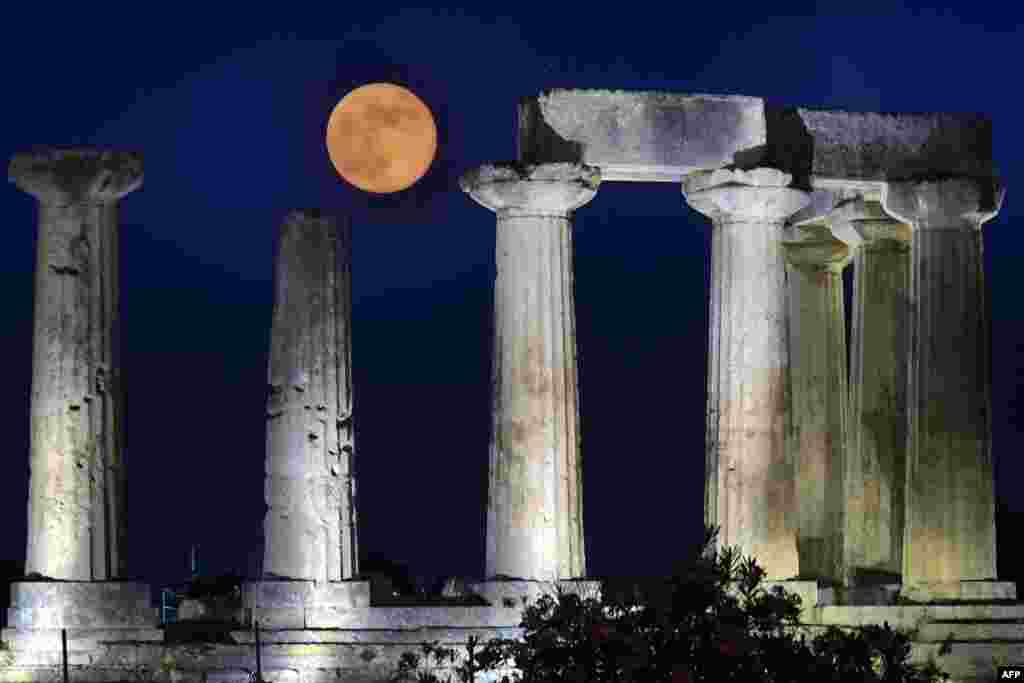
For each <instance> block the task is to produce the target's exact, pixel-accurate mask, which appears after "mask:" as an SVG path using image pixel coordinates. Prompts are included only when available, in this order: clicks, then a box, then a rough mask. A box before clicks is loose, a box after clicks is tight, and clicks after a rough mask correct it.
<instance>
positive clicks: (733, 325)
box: [682, 168, 810, 579]
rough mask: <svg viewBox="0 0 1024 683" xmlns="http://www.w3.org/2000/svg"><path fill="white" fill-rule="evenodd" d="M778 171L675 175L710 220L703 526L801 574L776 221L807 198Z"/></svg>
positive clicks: (772, 567) (783, 570)
mask: <svg viewBox="0 0 1024 683" xmlns="http://www.w3.org/2000/svg"><path fill="white" fill-rule="evenodd" d="M791 180H792V178H791V176H790V175H789V174H786V173H783V172H781V171H778V170H776V169H770V168H758V169H753V170H751V171H731V170H724V169H722V170H716V171H709V172H701V173H697V174H694V175H691V176H689V177H687V178H685V179H684V180H683V184H682V185H683V193H684V195H685V196H686V201H687V202H688V203H689V204H690V206H691V207H693V208H694V209H696V210H697V211H700V212H701V213H703V214H705V215H706V216H708V217H709V218H711V219H712V221H713V224H714V228H713V233H712V247H711V259H712V263H711V302H710V310H709V326H710V340H709V367H708V411H707V412H708V437H707V459H706V463H707V464H706V477H707V479H706V487H705V505H704V511H705V512H704V516H705V523H706V524H708V525H710V526H718V527H720V531H719V535H718V544H719V546H721V545H723V544H725V545H738V546H739V547H740V549H741V551H742V552H743V553H744V554H745V555H752V556H753V557H754V558H755V559H756V560H757V561H758V563H759V564H760V565H761V566H762V567H763V568H764V569H765V571H766V574H767V576H766V578H768V579H791V578H793V577H795V576H797V574H798V573H799V567H800V565H799V560H798V554H797V546H796V539H797V533H798V516H797V510H796V500H795V491H794V476H795V474H796V471H795V464H794V462H793V460H792V457H791V456H790V454H788V453H787V448H786V434H787V431H788V430H789V427H790V413H789V348H788V345H787V336H788V335H787V329H786V319H787V312H786V265H785V261H784V258H783V251H782V230H783V222H784V221H785V220H786V219H787V218H788V217H789V216H791V215H792V214H793V213H795V212H797V211H799V210H800V209H801V208H803V207H804V206H806V205H807V204H808V203H809V202H810V197H809V195H808V193H806V192H802V191H800V190H796V189H793V188H790V187H788V185H789V184H790V181H791Z"/></svg>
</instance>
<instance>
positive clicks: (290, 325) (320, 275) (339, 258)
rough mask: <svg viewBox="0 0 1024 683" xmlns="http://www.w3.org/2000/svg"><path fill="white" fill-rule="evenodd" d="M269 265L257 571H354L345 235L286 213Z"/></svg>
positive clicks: (322, 574) (330, 574) (314, 575)
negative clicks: (261, 545) (262, 510)
mask: <svg viewBox="0 0 1024 683" xmlns="http://www.w3.org/2000/svg"><path fill="white" fill-rule="evenodd" d="M279 235H280V237H279V241H278V246H277V259H276V262H275V272H274V287H275V289H274V309H273V323H272V328H271V336H270V361H269V373H268V374H269V377H268V382H269V384H270V387H269V388H270V396H269V400H268V406H267V452H266V485H265V494H266V502H267V508H268V509H267V513H266V521H265V524H264V532H265V550H264V563H263V574H264V576H265V577H267V578H284V579H298V580H307V581H318V582H323V581H339V580H342V579H351V578H353V576H354V575H355V574H356V573H357V572H358V568H357V563H358V550H357V542H356V541H357V535H356V506H355V472H354V469H353V465H354V434H353V424H352V314H351V311H352V233H351V229H350V226H349V224H348V222H347V221H340V222H339V221H338V220H335V219H334V218H331V217H327V216H323V215H321V214H320V212H319V211H315V210H309V211H293V212H291V213H289V214H288V215H287V216H286V217H285V219H284V222H283V223H282V225H281V229H280V233H279Z"/></svg>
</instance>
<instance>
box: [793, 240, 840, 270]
mask: <svg viewBox="0 0 1024 683" xmlns="http://www.w3.org/2000/svg"><path fill="white" fill-rule="evenodd" d="M782 246H783V248H784V252H785V255H786V261H787V262H788V263H789V264H790V265H791V266H794V267H797V268H803V269H806V270H817V271H822V270H831V271H836V272H842V270H843V268H845V267H846V264H848V263H849V262H850V258H851V257H852V254H853V250H852V249H851V248H850V247H849V245H847V244H846V243H844V242H842V241H840V240H837V239H831V240H826V241H795V242H783V243H782Z"/></svg>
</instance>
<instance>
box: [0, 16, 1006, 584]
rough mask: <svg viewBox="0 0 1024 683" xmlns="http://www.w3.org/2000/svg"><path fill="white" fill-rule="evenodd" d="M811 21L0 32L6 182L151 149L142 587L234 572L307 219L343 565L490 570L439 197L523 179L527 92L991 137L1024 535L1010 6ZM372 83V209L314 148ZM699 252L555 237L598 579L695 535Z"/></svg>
mask: <svg viewBox="0 0 1024 683" xmlns="http://www.w3.org/2000/svg"><path fill="white" fill-rule="evenodd" d="M829 4H830V3H825V4H823V5H821V6H815V5H814V4H805V5H802V6H793V9H792V11H791V12H786V13H781V12H780V11H779V9H778V6H779V3H757V5H756V6H754V5H749V6H748V5H745V4H742V3H740V4H737V3H725V2H723V3H697V4H695V5H692V4H688V3H668V4H665V3H657V4H656V5H655V4H652V5H651V6H650V7H647V8H644V7H641V6H639V5H635V4H630V5H623V6H621V7H620V9H619V10H618V11H616V10H615V9H614V4H607V5H601V4H600V3H598V4H589V5H580V4H579V3H555V2H546V3H543V4H540V5H536V6H532V5H529V4H526V3H518V2H517V3H502V6H503V10H504V11H505V12H506V14H500V15H499V14H494V13H492V12H490V11H484V10H481V11H479V12H478V11H476V10H458V9H452V10H442V9H411V8H405V9H403V8H399V7H389V6H388V4H387V3H383V2H377V3H331V5H330V8H328V6H327V5H322V4H318V5H317V6H315V7H309V8H303V7H301V6H296V5H294V4H291V3H286V4H284V5H282V4H280V3H273V4H272V6H274V7H275V9H276V10H277V11H278V12H280V15H279V16H271V15H270V14H266V13H262V12H261V11H260V10H259V9H257V8H258V7H261V6H263V5H262V4H260V3H257V4H254V5H249V6H246V7H244V8H239V9H232V10H225V9H222V8H221V6H220V5H219V3H206V4H204V5H201V6H196V7H185V6H182V5H175V7H174V9H173V11H170V10H168V11H169V12H170V13H169V14H160V11H158V10H156V9H154V8H155V7H156V6H154V5H150V4H146V3H143V4H136V5H134V8H135V9H133V10H132V11H127V10H125V9H124V8H118V7H116V6H115V5H106V4H105V5H101V6H97V5H95V4H89V5H87V6H83V9H81V10H78V11H75V10H69V9H68V8H66V7H62V6H60V5H56V6H54V5H42V4H40V5H38V7H39V9H38V10H25V9H24V4H22V5H19V9H16V10H11V9H5V16H4V19H5V29H4V35H3V39H2V40H0V62H2V63H3V64H4V65H5V69H4V74H3V77H2V78H3V91H4V93H5V95H6V97H5V106H4V125H3V127H2V128H0V152H2V154H0V158H2V159H3V161H4V163H5V164H6V160H8V159H9V158H10V156H11V155H12V154H13V153H15V152H16V151H18V150H21V149H24V148H26V147H29V146H31V145H36V144H90V145H102V146H111V147H123V148H130V149H138V150H141V151H142V152H143V153H144V155H145V173H146V178H145V183H144V185H143V187H142V189H141V190H140V191H138V192H136V193H134V194H132V195H130V196H129V197H127V198H126V199H125V200H124V202H123V203H122V260H123V266H122V267H123V271H122V278H123V279H122V283H121V286H122V295H123V320H124V323H123V341H124V348H125V356H124V373H125V378H126V387H127V392H128V411H127V421H126V424H127V453H126V457H127V461H128V477H129V501H128V510H129V520H128V524H129V529H128V532H129V547H128V550H129V558H128V560H129V565H130V567H131V570H132V573H133V574H136V575H139V576H144V577H147V578H148V579H150V580H152V581H169V580H175V579H179V578H181V577H182V576H183V575H184V573H185V571H186V554H187V549H188V547H189V545H190V544H191V543H199V544H201V545H202V547H203V555H204V558H205V560H206V564H207V567H208V569H209V570H211V571H218V570H225V569H229V568H231V567H233V566H237V567H240V568H241V567H244V566H245V563H246V559H245V557H246V553H247V552H248V551H249V550H250V549H251V548H253V547H255V546H254V544H255V543H256V542H257V540H258V537H259V535H260V529H261V525H262V513H263V483H262V482H263V459H264V448H265V440H264V435H265V432H264V429H265V426H264V409H265V402H266V372H267V370H266V364H267V345H268V337H269V329H270V314H271V292H272V289H271V272H272V254H273V247H274V238H275V234H276V230H277V227H278V225H279V223H280V220H281V218H282V217H283V215H284V214H285V212H286V211H287V210H289V209H292V208H299V207H319V208H323V209H326V210H329V211H334V212H337V213H348V214H350V215H351V216H352V220H353V223H354V255H355V260H354V268H353V271H354V296H353V299H354V314H353V316H354V323H353V324H354V364H355V368H354V379H355V384H356V387H355V389H356V397H357V398H356V401H357V414H356V429H357V441H356V444H357V454H358V476H359V483H358V486H359V494H360V498H359V505H360V519H359V523H360V532H361V545H362V547H363V549H364V550H367V551H372V552H374V553H377V554H380V555H383V556H385V557H389V558H392V559H396V560H400V561H404V562H408V563H409V564H411V565H412V567H413V569H414V570H415V571H417V572H420V573H422V574H426V575H435V574H465V575H478V574H480V573H482V571H483V509H484V504H485V495H486V468H487V443H488V428H489V423H488V413H489V394H488V377H489V362H490V360H489V353H490V324H491V323H490V316H491V296H492V289H493V272H494V216H493V214H491V213H490V212H488V211H486V210H484V209H483V208H481V207H479V206H477V205H476V204H474V203H473V202H472V201H471V200H470V199H469V198H468V197H466V196H465V195H464V194H463V193H462V192H461V191H459V189H458V186H457V184H456V181H457V178H458V176H459V175H460V174H461V173H463V172H464V171H466V170H467V169H469V168H471V167H473V166H475V165H477V164H480V163H483V162H491V161H497V160H502V159H509V158H512V157H513V156H514V154H515V130H516V118H515V117H516V102H517V99H518V98H519V97H521V96H524V95H532V94H536V93H538V92H539V91H540V90H541V89H543V88H547V87H579V88H621V89H651V90H669V91H676V92H684V93H686V92H690V93H717V94H744V95H754V96H763V97H766V98H768V99H769V100H771V101H772V102H775V103H783V104H791V105H806V106H811V107H836V108H846V109H851V110H869V111H870V110H880V111H979V112H984V113H986V114H988V115H990V116H991V117H992V119H993V121H994V131H995V155H996V160H997V164H998V166H999V168H1000V171H1001V172H1002V174H1003V176H1004V178H1005V179H1006V182H1007V185H1008V188H1009V189H1008V198H1007V200H1006V203H1005V205H1004V208H1003V211H1002V213H1001V214H1000V215H999V216H998V217H997V218H996V219H995V220H993V221H991V222H990V223H989V224H988V225H987V226H986V228H985V231H986V253H985V266H986V269H987V276H988V283H989V291H990V292H991V297H992V316H993V321H992V330H993V368H994V373H993V374H994V376H993V405H994V410H993V416H994V417H993V421H994V431H995V435H994V452H995V456H996V459H997V460H996V467H997V482H998V490H999V496H1000V498H1001V499H1003V500H1005V501H1007V502H1008V505H1009V507H1010V509H1012V510H1014V511H1018V512H1024V501H1022V500H1021V498H1020V496H1015V490H1016V482H1017V481H1019V480H1020V478H1021V475H1022V474H1024V466H1022V465H1021V464H1020V461H1019V452H1020V449H1021V448H1022V446H1024V440H1022V438H1021V436H1020V435H1019V434H1018V430H1019V423H1020V414H1019V409H1020V407H1021V404H1020V403H1019V402H1018V401H1019V398H1020V394H1019V391H1018V381H1017V377H1018V375H1019V374H1020V373H1021V372H1022V368H1024V349H1022V348H1021V345H1020V344H1021V343H1020V339H1021V337H1020V333H1021V331H1022V329H1024V311H1022V310H1021V308H1020V306H1019V295H1020V285H1019V281H1018V280H1017V278H1016V273H1017V270H1018V269H1019V264H1020V254H1021V251H1022V246H1024V245H1022V238H1021V237H1020V235H1019V233H1018V232H1016V231H1014V230H1013V229H1012V226H1013V225H1014V223H1015V220H1019V219H1020V218H1021V213H1020V210H1019V209H1017V208H1016V207H1017V206H1019V204H1018V203H1017V202H1016V201H1015V197H1016V196H1017V193H1018V192H1022V191H1024V181H1022V180H1021V178H1022V177H1024V173H1022V172H1024V161H1022V159H1024V144H1022V139H1021V135H1020V134H1019V132H1018V131H1019V130H1020V119H1021V96H1020V88H1019V86H1018V85H1017V75H1018V74H1016V73H1015V70H1017V69H1019V68H1020V66H1019V65H1020V63H1021V49H1020V43H1021V35H1022V34H1021V32H1020V24H1021V16H1022V14H1024V10H1021V9H1019V8H1018V7H1016V6H1015V4H1014V3H1005V4H996V3H961V6H960V7H959V8H958V9H956V10H935V9H927V8H921V7H911V6H909V5H897V4H894V5H885V4H884V3H881V2H868V3H856V4H857V6H858V9H857V10H853V11H845V10H844V12H845V13H842V14H834V13H831V12H832V10H831V9H829V8H828V5H829ZM844 4H846V3H844ZM768 8H771V9H772V10H773V11H774V12H775V14H767V13H766V12H768V11H769V9H768ZM161 11H162V10H161ZM18 12H21V13H22V14H18ZM1015 64H1016V66H1015ZM372 81H392V82H396V83H399V84H402V85H405V86H406V87H409V88H410V89H412V90H413V91H414V92H416V93H417V94H418V95H419V96H420V97H421V98H422V99H423V100H424V101H425V102H426V103H427V104H428V105H429V106H430V108H431V109H432V111H433V112H434V114H435V117H436V119H437V121H438V128H439V156H438V158H437V159H436V161H435V163H434V165H433V167H432V169H431V170H430V172H429V173H428V174H427V176H426V177H425V178H424V179H423V180H422V181H421V182H420V183H418V184H417V185H416V186H414V187H413V188H411V189H410V190H408V191H405V192H403V193H399V194H397V195H395V196H392V197H388V198H383V199H382V198H371V197H368V196H367V195H364V194H362V193H360V192H359V191H358V190H356V189H354V188H352V187H351V186H348V185H346V184H344V183H343V182H342V181H341V180H340V179H339V178H338V177H337V175H336V174H335V172H334V170H333V168H332V167H331V165H330V162H329V160H328V157H327V154H326V152H325V149H324V145H323V132H324V126H325V123H326V119H327V116H328V114H329V112H330V110H331V108H332V107H333V106H334V104H335V103H336V102H337V100H338V99H340V98H341V97H342V96H343V95H344V94H345V93H346V92H348V91H349V90H350V89H352V88H353V87H355V86H358V85H361V84H363V83H367V82H372ZM0 212H2V215H3V220H4V224H5V226H6V229H5V231H4V242H3V247H2V248H0V287H2V292H3V301H4V314H3V317H2V321H0V340H2V347H0V353H2V356H0V357H2V358H3V361H4V383H3V385H4V390H3V391H2V392H0V401H2V404H0V408H2V413H0V414H2V415H3V419H2V425H3V427H4V430H3V431H4V448H3V450H2V454H0V520H2V523H0V558H10V559H22V558H23V553H24V544H25V512H26V506H25V501H26V496H27V479H28V444H29V422H28V416H29V402H28V396H29V390H30V381H31V374H30V369H31V368H30V365H31V334H32V290H33V275H32V272H33V267H34V263H35V258H34V253H35V252H34V240H35V223H36V208H35V201H34V199H32V198H31V197H30V196H28V195H26V194H23V193H21V192H20V191H18V190H17V189H16V188H15V187H14V186H13V185H7V186H6V187H5V188H4V189H2V190H0ZM708 235H709V225H708V223H707V221H706V219H705V218H704V217H703V216H701V215H699V214H697V213H696V212H694V211H692V210H691V209H689V208H688V207H687V206H686V205H685V202H684V201H683V198H682V196H681V194H680V190H679V187H678V186H677V185H674V184H657V185H639V184H638V185H629V184H621V183H607V184H605V185H604V186H603V187H602V188H601V190H600V191H599V193H598V195H597V197H596V199H595V200H594V201H593V202H592V203H590V204H589V205H587V206H586V207H584V208H582V209H581V210H579V211H578V212H577V214H576V297H577V298H576V305H577V319H578V327H579V339H578V343H579V348H580V354H581V357H582V365H581V371H580V378H581V379H580V381H581V394H582V416H583V449H584V460H583V462H584V486H585V488H584V505H585V513H584V514H585V523H586V534H587V544H588V545H587V555H588V557H587V561H588V568H589V570H590V572H591V573H592V574H602V575H605V574H618V573H638V574H658V573H661V572H664V571H667V570H668V569H669V568H670V566H671V564H672V562H673V561H674V560H675V559H676V558H677V557H678V556H679V555H680V553H681V552H682V551H683V550H684V549H686V548H687V547H688V546H689V545H690V543H691V542H692V541H694V540H696V537H697V535H698V533H699V530H700V528H701V520H702V491H703V468H704V446H703V443H704V401H705V363H706V348H707V331H706V325H707V298H706V297H707V272H706V263H707V259H706V250H707V246H708ZM1002 533H1003V534H1004V535H1005V534H1010V533H1012V532H1011V530H1010V529H1003V532H1002Z"/></svg>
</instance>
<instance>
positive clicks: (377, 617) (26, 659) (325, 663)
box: [0, 602, 1024, 683]
mask: <svg viewBox="0 0 1024 683" xmlns="http://www.w3.org/2000/svg"><path fill="white" fill-rule="evenodd" d="M313 614H315V612H314V613H313ZM344 614H345V615H346V616H345V617H344V618H343V619H342V618H340V617H338V616H335V617H333V620H334V622H335V623H336V624H337V625H335V626H331V627H323V626H321V627H316V628H304V629H283V628H282V629H270V630H266V631H262V630H261V636H260V637H261V645H262V650H261V668H262V671H263V676H264V679H265V680H267V681H273V682H275V683H321V682H326V681H331V682H332V683H336V682H337V681H339V680H345V681H357V682H364V681H365V682H370V681H374V682H383V681H386V680H387V679H388V677H389V676H390V675H391V674H393V673H394V671H395V670H396V669H397V666H398V662H399V659H400V657H401V655H402V654H403V653H404V652H410V651H415V652H419V645H420V644H421V643H423V642H432V641H440V643H441V644H442V645H443V646H446V647H452V648H455V649H456V650H457V651H459V653H460V655H462V654H463V651H464V646H465V644H466V642H467V641H468V639H469V637H470V636H475V637H477V638H478V639H480V641H481V642H486V641H488V640H490V639H492V638H519V637H521V636H522V630H521V629H520V628H519V620H520V618H521V615H522V607H521V605H517V606H515V607H498V606H490V607H475V606H474V607H440V606H422V607H352V608H349V609H347V610H345V611H344ZM804 621H805V625H804V626H803V627H802V628H803V630H804V631H805V632H806V633H807V634H808V635H813V634H815V633H819V632H821V631H822V630H824V629H825V628H827V627H828V626H832V625H835V626H839V627H841V628H844V629H853V628H857V627H858V626H863V625H867V624H882V623H885V622H888V623H889V625H890V626H892V627H894V628H898V629H901V630H911V631H914V632H915V633H914V636H913V639H912V650H911V661H914V662H918V663H923V662H925V661H927V660H928V659H930V658H934V659H935V661H936V662H937V664H938V665H939V666H940V667H941V668H943V669H944V670H946V671H948V672H949V673H950V674H952V677H953V678H952V680H953V681H954V683H968V682H970V683H978V682H980V681H990V680H995V678H994V676H995V671H996V667H997V666H999V665H1001V664H1008V663H1009V664H1021V663H1024V603H1020V602H1006V603H1003V604H996V603H988V604H970V603H960V604H930V605H880V606H856V605H820V604H819V605H817V606H813V607H808V608H806V610H805V619H804ZM179 626H180V625H179ZM168 633H169V631H168ZM163 635H164V632H162V631H160V630H158V629H127V628H121V629H106V630H100V629H69V631H68V651H69V667H70V675H71V678H72V679H73V680H75V681H89V682H96V683H100V682H103V683H106V682H114V681H127V680H149V681H154V682H157V683H164V682H166V683H192V682H195V683H221V682H232V683H234V682H237V683H245V682H247V681H248V679H249V675H250V674H251V673H252V672H254V671H255V670H256V652H255V634H254V632H253V631H252V630H251V629H250V630H230V629H226V630H224V633H223V634H221V635H222V636H223V637H222V638H219V639H218V642H209V641H206V642H203V640H202V638H201V637H200V638H198V639H197V642H171V641H170V639H166V640H165V639H164V638H163V637H162V636H163ZM947 638H950V639H951V641H952V642H951V647H952V652H951V653H950V654H948V655H945V656H942V657H939V656H938V652H939V648H940V647H941V645H942V642H943V641H944V640H946V639H947ZM4 640H5V641H6V644H7V647H8V648H9V649H8V650H7V651H6V652H4V651H2V650H0V683H15V682H18V683H24V682H27V681H47V682H50V681H52V682H54V683H56V682H57V681H60V679H61V648H60V631H59V630H47V629H41V630H28V629H8V630H7V631H5V632H4ZM439 673H440V672H439Z"/></svg>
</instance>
